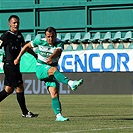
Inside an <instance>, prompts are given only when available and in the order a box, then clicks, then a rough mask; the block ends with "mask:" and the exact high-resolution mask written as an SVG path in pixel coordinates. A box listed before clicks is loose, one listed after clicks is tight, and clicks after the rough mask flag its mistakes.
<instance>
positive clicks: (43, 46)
mask: <svg viewBox="0 0 133 133" xmlns="http://www.w3.org/2000/svg"><path fill="white" fill-rule="evenodd" d="M31 45H32V47H38V59H37V65H41V64H44V63H46V60H47V58H48V57H49V56H50V55H51V54H52V53H53V52H54V50H55V49H62V50H63V48H64V43H63V42H62V41H60V40H59V39H56V42H55V43H54V44H53V45H49V44H48V43H47V41H46V39H45V38H44V39H40V38H36V39H35V40H33V41H31ZM59 58H60V57H58V58H55V59H53V60H52V62H53V63H52V64H51V65H57V64H58V60H59Z"/></svg>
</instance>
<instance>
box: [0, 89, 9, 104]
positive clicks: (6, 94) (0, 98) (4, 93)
mask: <svg viewBox="0 0 133 133" xmlns="http://www.w3.org/2000/svg"><path fill="white" fill-rule="evenodd" d="M8 95H9V94H8V93H7V92H6V91H5V89H4V90H3V91H1V92H0V102H1V101H2V100H4V99H5V98H6V97H7V96H8Z"/></svg>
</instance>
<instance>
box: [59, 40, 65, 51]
mask: <svg viewBox="0 0 133 133" xmlns="http://www.w3.org/2000/svg"><path fill="white" fill-rule="evenodd" d="M57 48H60V49H61V50H62V51H63V49H64V43H63V42H60V43H59V44H58V45H57Z"/></svg>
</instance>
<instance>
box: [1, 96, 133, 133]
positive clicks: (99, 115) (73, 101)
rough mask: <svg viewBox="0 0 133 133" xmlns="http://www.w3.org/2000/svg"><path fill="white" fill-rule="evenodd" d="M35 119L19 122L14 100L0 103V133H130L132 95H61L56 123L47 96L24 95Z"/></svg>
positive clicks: (19, 112) (131, 126) (19, 116)
mask: <svg viewBox="0 0 133 133" xmlns="http://www.w3.org/2000/svg"><path fill="white" fill-rule="evenodd" d="M26 100H27V106H28V109H29V110H30V111H33V112H35V113H39V116H38V117H37V118H22V117H21V111H20V109H19V106H18V103H17V102H16V96H15V95H10V96H9V97H8V98H7V99H5V100H4V101H3V102H2V103H0V132H1V133H91V132H92V133H132V132H133V109H132V108H133V106H132V105H133V103H132V95H61V96H60V100H61V102H62V108H63V115H64V116H65V117H68V118H69V119H70V121H68V122H56V121H55V116H54V113H53V110H52V109H51V98H50V96H49V95H26Z"/></svg>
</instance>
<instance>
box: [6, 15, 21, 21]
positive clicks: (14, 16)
mask: <svg viewBox="0 0 133 133" xmlns="http://www.w3.org/2000/svg"><path fill="white" fill-rule="evenodd" d="M12 18H16V19H17V20H18V21H19V20H20V19H19V17H18V16H17V15H11V16H10V17H9V18H8V22H9V21H10V20H11V19H12Z"/></svg>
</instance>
